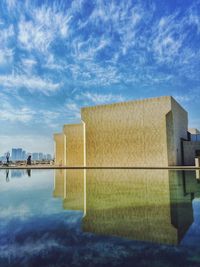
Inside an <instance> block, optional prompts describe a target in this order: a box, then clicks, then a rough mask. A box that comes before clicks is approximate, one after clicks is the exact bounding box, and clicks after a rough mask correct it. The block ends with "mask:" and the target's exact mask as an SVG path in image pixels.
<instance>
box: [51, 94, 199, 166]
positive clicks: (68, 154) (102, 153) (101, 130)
mask: <svg viewBox="0 0 200 267" xmlns="http://www.w3.org/2000/svg"><path fill="white" fill-rule="evenodd" d="M81 119H82V122H81V123H80V124H66V125H64V127H63V132H62V133H61V134H56V135H55V136H54V140H55V150H56V151H55V164H56V165H60V166H61V165H63V166H68V167H71V166H74V167H75V166H92V167H107V166H109V167H121V166H126V167H167V166H176V165H195V157H197V156H200V134H199V131H198V130H197V129H189V130H188V114H187V112H186V111H185V110H184V109H183V108H182V107H181V106H180V105H179V104H178V103H177V102H176V100H175V99H174V98H173V97H170V96H165V97H157V98H149V99H144V100H136V101H129V102H122V103H115V104H107V105H99V106H93V107H85V108H82V109H81Z"/></svg>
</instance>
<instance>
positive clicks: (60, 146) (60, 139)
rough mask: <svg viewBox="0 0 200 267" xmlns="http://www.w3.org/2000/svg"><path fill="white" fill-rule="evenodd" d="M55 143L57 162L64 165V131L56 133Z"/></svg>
mask: <svg viewBox="0 0 200 267" xmlns="http://www.w3.org/2000/svg"><path fill="white" fill-rule="evenodd" d="M54 144H55V164H56V165H59V166H62V165H64V158H65V152H64V151H65V150H64V145H65V136H64V134H63V133H57V134H54Z"/></svg>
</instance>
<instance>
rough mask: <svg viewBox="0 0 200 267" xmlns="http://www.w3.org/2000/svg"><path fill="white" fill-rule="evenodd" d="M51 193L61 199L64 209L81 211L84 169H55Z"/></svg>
mask: <svg viewBox="0 0 200 267" xmlns="http://www.w3.org/2000/svg"><path fill="white" fill-rule="evenodd" d="M53 195H54V197H60V198H62V199H63V208H64V209H67V210H82V211H83V209H84V207H83V203H84V171H83V170H59V169H58V170H55V182H54V192H53Z"/></svg>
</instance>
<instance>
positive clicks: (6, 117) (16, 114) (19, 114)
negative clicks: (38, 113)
mask: <svg viewBox="0 0 200 267" xmlns="http://www.w3.org/2000/svg"><path fill="white" fill-rule="evenodd" d="M0 96H1V99H0V105H1V109H0V120H1V121H10V122H22V123H28V122H29V121H31V120H32V119H33V116H34V115H35V112H34V111H33V110H31V109H30V108H28V107H26V106H23V107H21V108H20V107H15V106H13V105H11V104H10V103H9V101H8V99H7V98H6V97H5V96H4V95H2V94H1V95H0Z"/></svg>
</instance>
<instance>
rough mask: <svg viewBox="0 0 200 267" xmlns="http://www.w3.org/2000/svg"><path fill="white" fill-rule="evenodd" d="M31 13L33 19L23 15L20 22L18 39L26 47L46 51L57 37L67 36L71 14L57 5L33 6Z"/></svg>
mask: <svg viewBox="0 0 200 267" xmlns="http://www.w3.org/2000/svg"><path fill="white" fill-rule="evenodd" d="M29 15H30V16H31V20H26V19H25V17H23V16H22V17H21V19H20V21H19V24H18V27H19V35H18V40H19V43H20V44H21V46H22V47H23V48H24V49H27V50H37V51H40V52H42V53H45V52H47V50H48V49H49V47H50V45H51V44H52V43H53V42H54V41H56V40H57V37H60V38H67V36H68V34H69V23H70V20H71V15H70V14H64V13H63V12H62V11H60V10H59V9H58V8H56V5H54V6H53V7H48V6H47V5H42V6H41V7H38V8H31V10H30V11H29Z"/></svg>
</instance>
